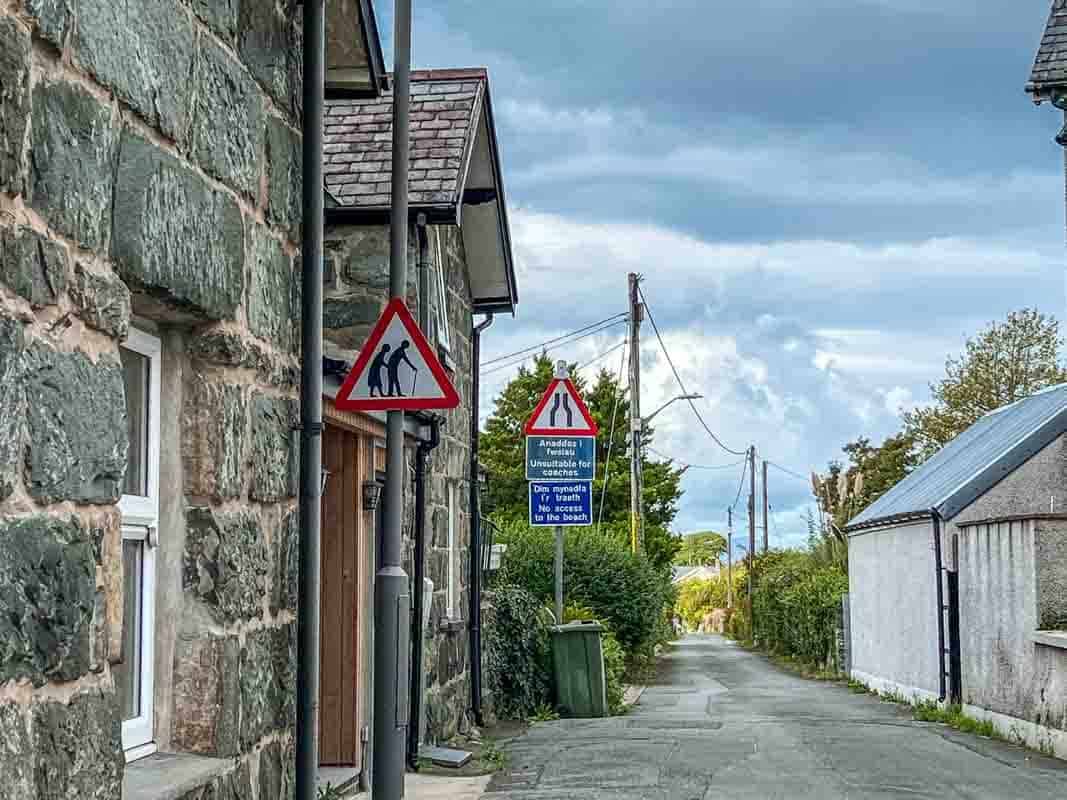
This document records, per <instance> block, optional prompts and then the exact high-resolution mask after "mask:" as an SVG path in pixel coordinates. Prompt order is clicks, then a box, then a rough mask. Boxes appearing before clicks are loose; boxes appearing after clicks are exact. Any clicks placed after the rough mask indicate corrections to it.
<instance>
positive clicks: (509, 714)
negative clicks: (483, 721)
mask: <svg viewBox="0 0 1067 800" xmlns="http://www.w3.org/2000/svg"><path fill="white" fill-rule="evenodd" d="M492 606H493V619H492V624H490V625H487V626H486V627H485V629H484V636H485V656H486V661H487V664H486V670H485V686H486V688H487V689H488V691H489V692H490V694H491V695H492V697H493V707H494V709H495V710H496V713H497V716H499V717H501V718H502V719H526V718H527V717H529V716H531V715H532V714H533V713H534V712H535V711H536V710H537V709H538V708H540V707H542V706H544V705H546V704H548V703H551V698H552V661H551V643H550V641H549V632H548V628H549V624H548V619H547V618H546V615H545V613H544V607H543V606H542V604H541V601H540V600H539V599H538V598H537V597H534V595H532V594H531V593H530V592H527V591H526V590H524V589H522V588H520V587H518V586H497V587H494V588H493V592H492Z"/></svg>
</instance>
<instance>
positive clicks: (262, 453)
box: [252, 395, 296, 502]
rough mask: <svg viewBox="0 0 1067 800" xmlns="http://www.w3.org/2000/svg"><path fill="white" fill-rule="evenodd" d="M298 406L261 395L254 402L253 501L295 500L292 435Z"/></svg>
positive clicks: (281, 399)
mask: <svg viewBox="0 0 1067 800" xmlns="http://www.w3.org/2000/svg"><path fill="white" fill-rule="evenodd" d="M295 425H296V403H295V402H294V401H293V400H289V399H287V398H280V397H267V396H265V395H258V396H256V397H255V398H254V399H253V400H252V499H253V500H260V501H263V502H273V501H277V500H285V499H288V498H290V497H293V495H294V494H295V487H294V486H293V480H292V472H293V470H292V466H293V464H294V461H293V459H294V457H295V453H294V452H293V441H292V439H293V437H292V431H293V428H294V426H295Z"/></svg>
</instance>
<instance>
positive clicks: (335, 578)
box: [319, 425, 363, 768]
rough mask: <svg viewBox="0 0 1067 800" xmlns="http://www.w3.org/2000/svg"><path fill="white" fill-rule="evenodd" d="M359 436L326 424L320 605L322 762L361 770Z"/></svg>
mask: <svg viewBox="0 0 1067 800" xmlns="http://www.w3.org/2000/svg"><path fill="white" fill-rule="evenodd" d="M360 449H361V448H360V440H359V437H358V436H357V435H356V434H354V433H350V432H348V431H345V430H342V429H340V428H335V427H332V426H329V425H327V426H326V428H325V430H324V432H323V439H322V465H323V468H324V469H326V470H328V471H329V473H330V474H329V477H328V479H327V482H326V491H325V492H323V496H322V550H321V566H322V586H321V591H322V606H321V636H320V645H319V647H320V658H321V667H320V681H319V762H320V763H321V764H323V765H331V766H352V767H356V768H360V767H361V766H362V765H361V764H360V747H359V724H358V708H359V698H358V697H357V692H358V688H359V681H358V670H359V657H358V647H359V618H360V608H359V592H360V585H359V583H360V581H359V576H360V571H359V543H360V529H361V520H362V514H363V512H362V502H361V493H362V491H361V483H362V481H361V480H360V469H361V457H360Z"/></svg>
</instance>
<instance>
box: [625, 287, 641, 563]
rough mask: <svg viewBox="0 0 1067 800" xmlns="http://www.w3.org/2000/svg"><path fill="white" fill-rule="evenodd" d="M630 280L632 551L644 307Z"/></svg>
mask: <svg viewBox="0 0 1067 800" xmlns="http://www.w3.org/2000/svg"><path fill="white" fill-rule="evenodd" d="M629 280H630V546H631V547H632V548H633V551H634V552H635V553H639V552H641V551H643V550H644V548H645V531H644V527H645V525H644V513H643V511H642V508H641V479H642V475H641V441H642V435H643V434H642V431H641V320H642V318H643V316H644V314H643V311H644V309H643V308H642V306H641V301H640V297H639V294H638V283H639V282H640V280H641V279H640V277H639V276H638V275H637V273H636V272H631V273H630V276H629Z"/></svg>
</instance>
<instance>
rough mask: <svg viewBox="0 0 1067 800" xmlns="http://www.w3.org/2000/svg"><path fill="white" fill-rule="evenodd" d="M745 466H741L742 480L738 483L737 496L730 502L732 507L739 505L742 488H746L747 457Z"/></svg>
mask: <svg viewBox="0 0 1067 800" xmlns="http://www.w3.org/2000/svg"><path fill="white" fill-rule="evenodd" d="M744 463H745V466H744V467H742V468H741V480H740V482H739V483H738V484H737V497H735V498H734V501H733V502H732V503H730V508H731V509H733V508H734V506H736V505H737V501H738V500H740V499H741V490H742V489H744V488H745V475H746V474H747V473H748V459H747V458H746V459H745V462H744Z"/></svg>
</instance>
